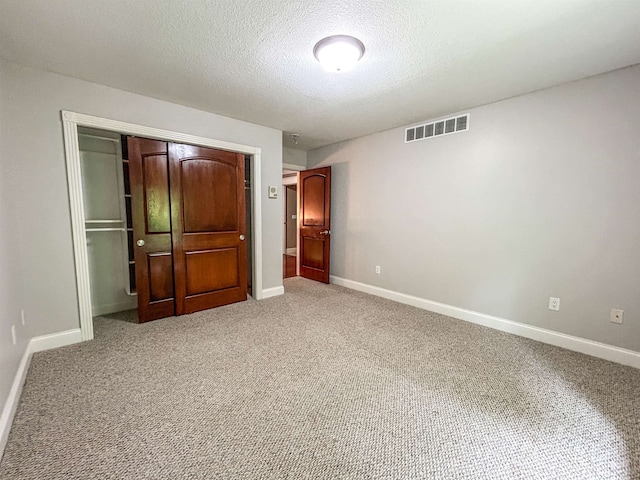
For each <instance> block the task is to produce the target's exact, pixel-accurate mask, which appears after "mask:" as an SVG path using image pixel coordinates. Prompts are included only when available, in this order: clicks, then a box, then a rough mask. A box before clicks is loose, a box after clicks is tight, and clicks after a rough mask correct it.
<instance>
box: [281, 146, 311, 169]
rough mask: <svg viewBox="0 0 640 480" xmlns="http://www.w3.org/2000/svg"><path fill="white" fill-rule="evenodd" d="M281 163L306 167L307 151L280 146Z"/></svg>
mask: <svg viewBox="0 0 640 480" xmlns="http://www.w3.org/2000/svg"><path fill="white" fill-rule="evenodd" d="M282 163H287V164H289V165H298V166H300V167H304V168H307V152H305V151H304V150H298V149H296V148H289V147H283V148H282Z"/></svg>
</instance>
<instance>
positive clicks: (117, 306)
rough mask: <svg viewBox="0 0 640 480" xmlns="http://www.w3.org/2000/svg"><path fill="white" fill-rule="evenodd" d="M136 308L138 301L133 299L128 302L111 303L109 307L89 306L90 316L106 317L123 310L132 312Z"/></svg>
mask: <svg viewBox="0 0 640 480" xmlns="http://www.w3.org/2000/svg"><path fill="white" fill-rule="evenodd" d="M137 307H138V299H137V298H136V297H133V298H132V299H131V300H130V301H128V302H121V303H111V304H109V305H91V315H93V316H94V317H97V316H99V315H107V314H109V313H115V312H122V311H123V310H133V309H134V308H137Z"/></svg>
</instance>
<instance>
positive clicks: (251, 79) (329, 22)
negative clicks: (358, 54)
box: [0, 0, 640, 149]
mask: <svg viewBox="0 0 640 480" xmlns="http://www.w3.org/2000/svg"><path fill="white" fill-rule="evenodd" d="M333 34H348V35H353V36H355V37H357V38H359V39H360V40H362V42H363V43H364V44H365V47H366V52H365V55H364V57H363V58H362V60H361V61H360V63H359V64H358V66H357V67H356V68H355V69H354V70H352V71H350V72H347V73H342V74H335V73H333V74H332V73H326V72H324V70H322V68H321V67H320V65H319V64H318V63H317V62H316V60H315V58H314V57H313V52H312V51H313V46H314V45H315V43H316V42H317V41H318V40H320V39H321V38H323V37H325V36H328V35H333ZM0 57H2V58H5V59H7V60H10V61H14V62H17V63H21V64H25V65H28V66H32V67H36V68H40V69H44V70H49V71H53V72H58V73H62V74H65V75H69V76H72V77H77V78H81V79H85V80H89V81H93V82H97V83H101V84H105V85H109V86H112V87H116V88H120V89H123V90H128V91H131V92H136V93H140V94H143V95H147V96H151V97H155V98H160V99H164V100H168V101H171V102H176V103H180V104H183V105H188V106H192V107H195V108H199V109H202V110H207V111H210V112H215V113H218V114H221V115H225V116H229V117H233V118H238V119H242V120H246V121H249V122H254V123H258V124H261V125H266V126H270V127H273V128H277V129H280V130H283V131H285V132H296V133H299V134H300V135H301V139H300V144H299V145H297V146H296V145H293V142H290V140H289V138H288V136H287V135H284V139H285V145H288V146H291V147H294V148H303V149H309V148H315V147H318V146H321V145H326V144H330V143H334V142H337V141H340V140H344V139H348V138H354V137H357V136H361V135H366V134H369V133H373V132H377V131H381V130H386V129H389V128H392V127H397V126H403V125H409V124H411V123H415V122H418V121H423V120H428V119H432V118H435V117H438V116H441V115H446V114H449V113H454V112H458V111H461V110H465V109H468V108H471V107H474V106H478V105H482V104H486V103H489V102H493V101H496V100H500V99H504V98H508V97H511V96H514V95H519V94H522V93H526V92H530V91H534V90H538V89H541V88H544V87H548V86H552V85H556V84H559V83H563V82H567V81H571V80H575V79H579V78H583V77H586V76H590V75H594V74H597V73H602V72H606V71H610V70H614V69H616V68H620V67H624V66H627V65H632V64H636V63H640V1H639V0H609V1H603V0H440V1H430V0H429V1H427V0H423V1H421V0H413V1H410V0H405V1H400V0H382V1H374V0H309V1H301V0H299V1H296V0H284V1H283V0H191V1H189V0H182V1H180V0H135V1H134V0H129V1H125V0H0Z"/></svg>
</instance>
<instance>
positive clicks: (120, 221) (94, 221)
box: [84, 220, 124, 223]
mask: <svg viewBox="0 0 640 480" xmlns="http://www.w3.org/2000/svg"><path fill="white" fill-rule="evenodd" d="M84 223H124V220H85V221H84Z"/></svg>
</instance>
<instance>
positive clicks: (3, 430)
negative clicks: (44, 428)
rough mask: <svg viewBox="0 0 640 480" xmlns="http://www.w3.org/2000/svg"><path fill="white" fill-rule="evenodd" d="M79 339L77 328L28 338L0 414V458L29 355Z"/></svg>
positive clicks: (24, 376) (25, 374)
mask: <svg viewBox="0 0 640 480" xmlns="http://www.w3.org/2000/svg"><path fill="white" fill-rule="evenodd" d="M81 341H82V334H81V332H80V329H79V328H74V329H73V330H67V331H65V332H59V333H53V334H50V335H42V336H40V337H34V338H32V339H31V340H29V343H28V344H27V347H26V348H25V350H24V354H23V355H22V359H21V360H20V365H19V366H18V371H17V372H16V374H15V377H14V378H13V383H12V384H11V390H10V391H9V396H8V397H7V400H6V402H5V404H4V408H3V409H2V416H0V459H1V458H2V454H3V453H4V448H5V446H6V445H7V439H8V438H9V432H10V431H11V425H12V424H13V417H14V416H15V414H16V409H17V408H18V403H19V401H20V394H21V393H22V386H23V385H24V381H25V379H26V378H27V372H28V371H29V364H30V363H31V357H32V356H33V354H34V353H36V352H42V351H44V350H50V349H52V348H58V347H64V346H65V345H71V344H73V343H78V342H81Z"/></svg>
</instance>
